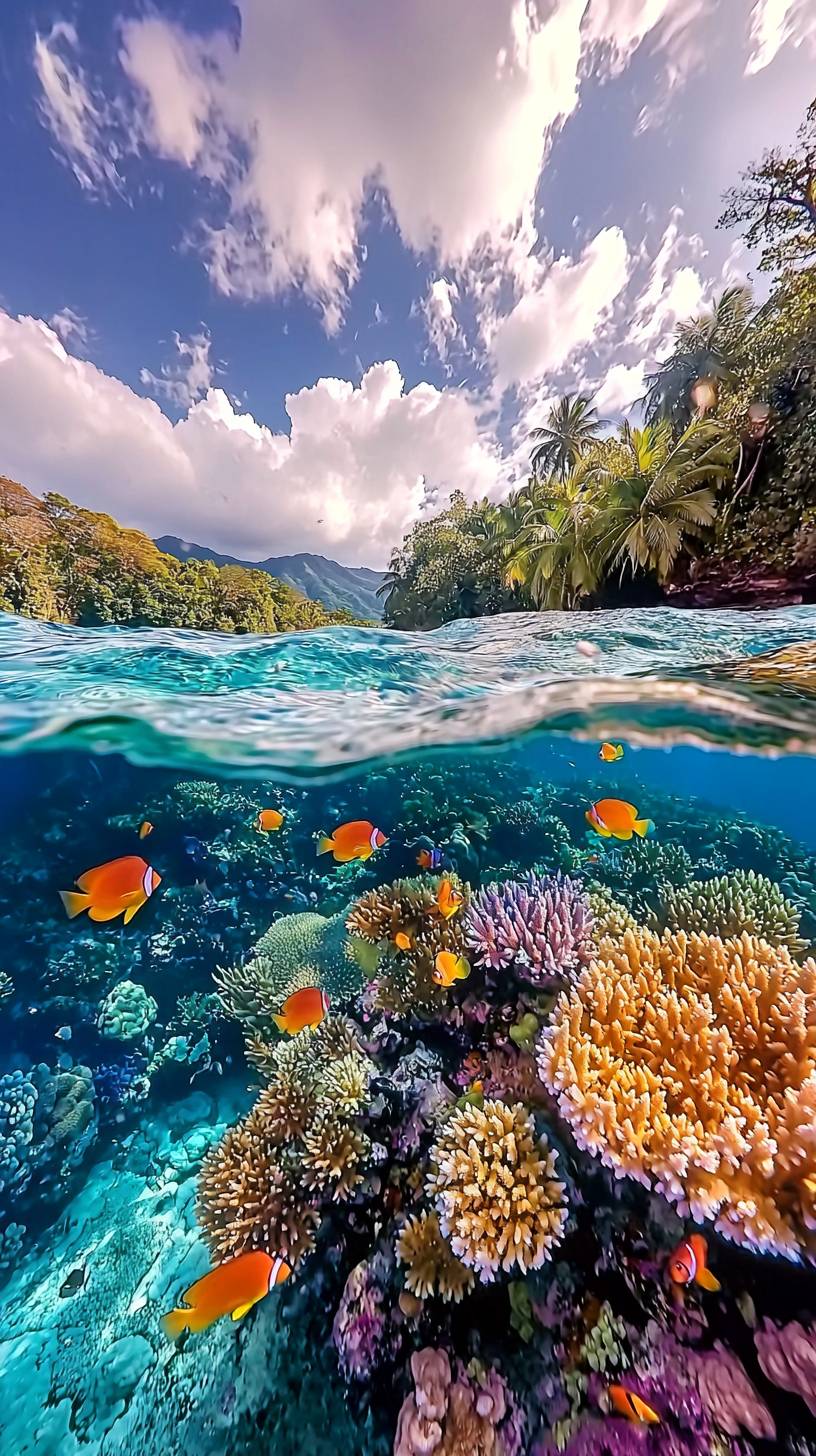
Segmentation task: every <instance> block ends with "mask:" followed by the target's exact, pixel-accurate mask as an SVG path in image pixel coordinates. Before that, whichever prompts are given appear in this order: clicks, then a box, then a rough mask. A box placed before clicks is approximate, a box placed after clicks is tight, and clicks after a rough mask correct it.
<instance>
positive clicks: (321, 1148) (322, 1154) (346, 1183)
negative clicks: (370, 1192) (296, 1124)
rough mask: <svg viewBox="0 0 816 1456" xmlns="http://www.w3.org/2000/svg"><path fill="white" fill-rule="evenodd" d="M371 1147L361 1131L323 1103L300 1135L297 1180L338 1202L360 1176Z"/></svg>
mask: <svg viewBox="0 0 816 1456" xmlns="http://www.w3.org/2000/svg"><path fill="white" fill-rule="evenodd" d="M370 1151H371V1143H370V1141H369V1139H368V1138H367V1137H366V1135H365V1133H364V1132H361V1131H360V1129H359V1128H356V1127H353V1126H352V1125H351V1124H350V1123H347V1122H344V1121H343V1120H342V1117H341V1116H339V1115H338V1114H337V1113H336V1112H335V1111H334V1110H333V1109H332V1108H330V1107H328V1106H324V1107H322V1108H321V1110H320V1111H319V1112H318V1114H317V1116H316V1117H315V1118H314V1119H313V1120H312V1122H311V1123H310V1124H309V1126H308V1127H307V1128H306V1130H305V1131H304V1133H303V1136H302V1151H301V1153H300V1165H301V1170H302V1171H301V1180H302V1182H303V1185H304V1187H305V1188H307V1189H308V1190H309V1191H310V1192H313V1191H315V1190H316V1191H317V1192H319V1193H326V1194H329V1195H330V1196H331V1197H332V1198H333V1199H334V1200H335V1202H337V1203H342V1202H344V1201H345V1199H347V1198H348V1197H349V1194H350V1193H353V1191H354V1189H355V1188H356V1187H357V1186H358V1184H360V1183H361V1182H362V1180H363V1164H364V1160H365V1158H366V1157H367V1155H368V1154H369V1153H370Z"/></svg>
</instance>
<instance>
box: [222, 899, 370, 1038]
mask: <svg viewBox="0 0 816 1456" xmlns="http://www.w3.org/2000/svg"><path fill="white" fill-rule="evenodd" d="M362 980H363V978H362V974H361V971H360V967H359V964H358V962H357V961H356V959H355V958H354V956H353V955H352V954H351V952H350V950H349V948H348V944H347V936H346V931H345V925H344V917H343V916H342V915H333V916H331V917H330V918H327V917H326V916H324V915H317V914H316V913H315V912H314V911H310V910H306V911H303V912H302V913H299V914H295V915H282V916H281V918H280V919H279V920H276V921H274V922H273V924H272V925H270V927H269V929H268V930H267V931H265V932H264V934H263V935H262V936H261V937H260V939H259V940H258V941H257V943H256V945H255V949H254V951H253V954H252V956H251V957H250V959H249V960H248V961H246V962H245V964H244V965H239V966H233V967H230V968H228V969H226V968H222V969H220V970H219V971H218V972H217V974H216V976H215V983H216V985H217V987H218V993H219V996H220V999H221V1002H222V1005H223V1007H224V1010H225V1011H226V1012H227V1014H228V1015H229V1016H232V1017H234V1018H235V1020H236V1021H240V1023H241V1024H242V1026H244V1027H245V1028H246V1029H247V1030H248V1031H250V1032H253V1033H255V1034H256V1035H260V1036H264V1035H268V1034H269V1033H270V1032H271V1029H272V1017H273V1015H274V1014H275V1013H277V1012H279V1011H280V1009H281V1006H282V1005H283V1002H284V1001H285V1000H286V998H287V996H291V995H292V993H293V992H294V991H298V990H300V989H301V988H302V987H303V986H318V987H320V988H321V989H322V990H325V991H327V992H328V994H329V996H330V997H332V998H333V999H338V1000H342V999H345V998H347V997H350V996H353V995H355V993H356V992H357V991H358V990H359V989H360V986H361V985H362Z"/></svg>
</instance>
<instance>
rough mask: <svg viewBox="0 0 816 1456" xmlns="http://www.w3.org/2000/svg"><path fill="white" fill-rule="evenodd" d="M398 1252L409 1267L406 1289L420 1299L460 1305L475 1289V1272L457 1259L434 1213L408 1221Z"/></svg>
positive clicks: (405, 1224)
mask: <svg viewBox="0 0 816 1456" xmlns="http://www.w3.org/2000/svg"><path fill="white" fill-rule="evenodd" d="M396 1250H397V1258H398V1259H399V1260H400V1262H401V1263H403V1264H404V1265H405V1266H406V1268H405V1284H406V1287H407V1288H408V1289H409V1290H410V1291H411V1293H412V1294H417V1295H419V1297H420V1299H426V1298H427V1297H428V1295H430V1294H439V1296H440V1297H441V1298H442V1299H443V1300H445V1301H446V1302H447V1301H449V1300H453V1301H454V1303H457V1304H458V1302H459V1301H460V1300H461V1299H462V1297H463V1295H465V1294H469V1293H470V1291H471V1289H472V1288H473V1285H474V1276H473V1271H472V1270H471V1269H468V1267H467V1265H465V1264H463V1263H462V1261H461V1259H457V1257H456V1255H455V1254H454V1252H453V1250H452V1249H451V1246H450V1244H449V1243H448V1242H447V1240H446V1239H445V1238H444V1237H443V1235H442V1230H441V1229H440V1227H439V1219H438V1217H437V1215H436V1214H435V1213H428V1212H427V1211H423V1212H422V1213H419V1214H412V1215H410V1216H409V1217H408V1218H406V1220H405V1223H404V1224H403V1227H402V1229H401V1230H400V1233H399V1237H398V1238H397V1245H396Z"/></svg>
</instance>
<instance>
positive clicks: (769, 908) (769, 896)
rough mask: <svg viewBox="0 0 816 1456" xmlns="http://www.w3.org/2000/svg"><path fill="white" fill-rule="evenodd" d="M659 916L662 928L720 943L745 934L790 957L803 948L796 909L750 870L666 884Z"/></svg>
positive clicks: (778, 891) (760, 876)
mask: <svg viewBox="0 0 816 1456" xmlns="http://www.w3.org/2000/svg"><path fill="white" fill-rule="evenodd" d="M657 913H658V920H659V923H660V924H661V926H663V927H665V926H669V927H671V928H672V929H675V930H686V931H692V930H695V931H703V932H705V933H706V934H707V935H719V936H720V937H721V938H723V939H725V938H726V937H728V936H734V935H742V933H743V931H746V932H747V933H748V935H755V936H759V937H760V938H761V939H762V940H767V941H769V942H770V944H771V945H786V946H787V947H788V949H789V950H791V951H797V950H801V949H802V948H803V946H804V941H803V940H802V939H801V938H800V935H799V910H798V909H797V907H796V905H794V904H792V902H791V901H790V900H786V899H785V896H784V895H783V893H782V891H781V890H780V888H779V886H778V885H775V884H774V883H773V881H772V880H769V879H766V877H765V876H764V875H757V874H755V873H754V871H753V870H734V871H732V873H731V874H729V875H718V876H717V877H716V878H715V879H712V880H689V881H688V883H687V884H685V885H671V884H666V885H664V886H663V887H662V889H661V892H660V901H659V904H658V912H657Z"/></svg>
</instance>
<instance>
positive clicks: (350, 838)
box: [317, 819, 388, 864]
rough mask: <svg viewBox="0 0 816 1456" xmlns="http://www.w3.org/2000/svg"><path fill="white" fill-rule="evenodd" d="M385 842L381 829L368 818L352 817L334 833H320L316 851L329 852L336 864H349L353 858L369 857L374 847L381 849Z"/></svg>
mask: <svg viewBox="0 0 816 1456" xmlns="http://www.w3.org/2000/svg"><path fill="white" fill-rule="evenodd" d="M387 843H388V840H387V838H386V836H385V835H384V834H383V832H382V830H381V829H377V828H376V827H375V825H373V824H372V823H371V821H370V819H353V820H352V821H351V823H349V824H341V825H340V828H339V829H335V831H334V834H330V835H329V834H321V835H320V836H319V838H318V841H317V852H318V854H329V853H330V852H331V854H332V855H333V856H334V859H335V861H336V863H337V864H349V863H350V862H351V861H352V860H354V859H370V858H371V856H372V854H373V853H374V851H375V849H382V847H383V845H384V844H387Z"/></svg>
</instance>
